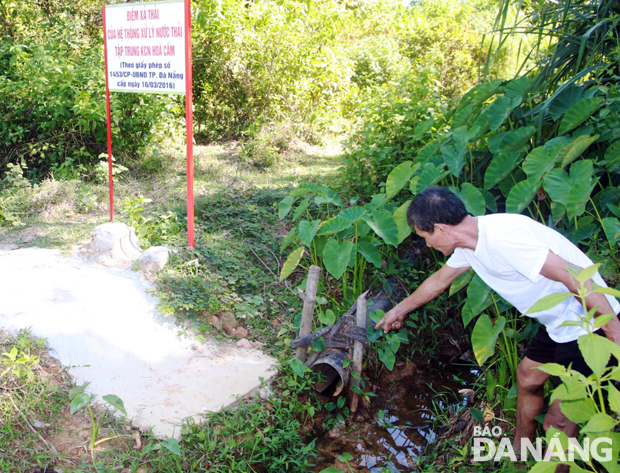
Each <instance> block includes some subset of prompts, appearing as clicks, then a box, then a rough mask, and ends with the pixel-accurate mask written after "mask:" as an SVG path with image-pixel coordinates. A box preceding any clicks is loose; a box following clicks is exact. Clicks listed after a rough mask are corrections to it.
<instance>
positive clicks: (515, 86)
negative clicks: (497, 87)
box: [504, 76, 532, 107]
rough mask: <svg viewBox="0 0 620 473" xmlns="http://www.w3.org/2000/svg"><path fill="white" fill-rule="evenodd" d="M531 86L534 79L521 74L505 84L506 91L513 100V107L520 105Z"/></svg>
mask: <svg viewBox="0 0 620 473" xmlns="http://www.w3.org/2000/svg"><path fill="white" fill-rule="evenodd" d="M531 87H532V80H531V79H530V78H529V77H527V76H521V77H519V78H518V79H513V80H511V81H510V82H508V83H507V84H506V85H505V86H504V93H505V94H506V95H507V96H508V97H510V99H511V100H512V102H513V107H518V106H519V105H520V104H521V102H522V101H523V98H524V97H525V94H527V93H528V92H529V91H530V89H531Z"/></svg>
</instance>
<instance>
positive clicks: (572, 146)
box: [557, 135, 599, 169]
mask: <svg viewBox="0 0 620 473" xmlns="http://www.w3.org/2000/svg"><path fill="white" fill-rule="evenodd" d="M598 137H599V135H594V136H588V135H581V136H578V137H577V138H575V139H574V140H573V141H571V142H570V143H569V144H568V145H567V146H566V147H564V148H563V149H562V151H560V154H559V155H558V158H557V161H559V162H561V163H562V169H564V168H565V167H566V166H568V165H569V164H570V163H572V162H573V161H574V160H575V159H577V158H578V157H579V156H581V154H582V153H583V152H584V151H585V150H586V149H588V147H589V146H590V145H591V144H592V143H594V142H595V141H596V140H597V139H598Z"/></svg>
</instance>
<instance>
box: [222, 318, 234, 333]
mask: <svg viewBox="0 0 620 473" xmlns="http://www.w3.org/2000/svg"><path fill="white" fill-rule="evenodd" d="M222 330H223V331H224V333H225V334H226V335H232V334H233V333H235V328H234V327H233V326H232V325H231V324H230V323H229V322H227V321H224V322H222Z"/></svg>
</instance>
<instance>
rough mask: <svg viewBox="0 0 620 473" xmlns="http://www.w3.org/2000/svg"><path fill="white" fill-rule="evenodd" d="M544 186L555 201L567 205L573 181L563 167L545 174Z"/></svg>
mask: <svg viewBox="0 0 620 473" xmlns="http://www.w3.org/2000/svg"><path fill="white" fill-rule="evenodd" d="M543 185H544V188H545V191H546V192H547V194H549V197H551V199H552V200H553V201H554V202H558V203H561V204H562V205H564V206H565V207H566V202H568V192H569V191H570V186H571V182H570V179H569V176H568V173H566V172H565V171H562V170H561V169H559V168H558V169H552V170H551V171H549V172H548V173H547V174H545V180H544V183H543Z"/></svg>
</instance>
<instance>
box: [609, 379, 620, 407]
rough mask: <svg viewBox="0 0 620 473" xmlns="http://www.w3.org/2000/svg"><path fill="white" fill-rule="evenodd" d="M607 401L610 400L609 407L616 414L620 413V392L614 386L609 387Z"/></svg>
mask: <svg viewBox="0 0 620 473" xmlns="http://www.w3.org/2000/svg"><path fill="white" fill-rule="evenodd" d="M607 393H608V396H607V399H608V400H609V407H610V408H611V410H612V411H614V412H620V391H618V389H616V387H615V386H614V385H613V384H611V383H610V384H609V385H607Z"/></svg>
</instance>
